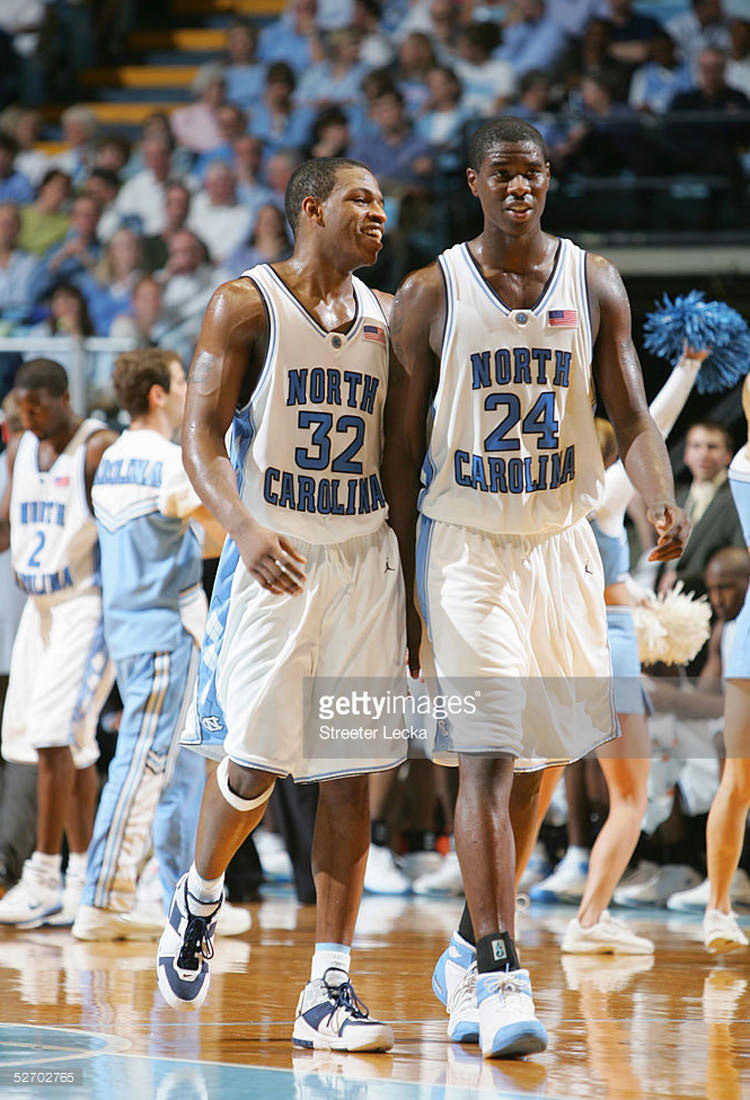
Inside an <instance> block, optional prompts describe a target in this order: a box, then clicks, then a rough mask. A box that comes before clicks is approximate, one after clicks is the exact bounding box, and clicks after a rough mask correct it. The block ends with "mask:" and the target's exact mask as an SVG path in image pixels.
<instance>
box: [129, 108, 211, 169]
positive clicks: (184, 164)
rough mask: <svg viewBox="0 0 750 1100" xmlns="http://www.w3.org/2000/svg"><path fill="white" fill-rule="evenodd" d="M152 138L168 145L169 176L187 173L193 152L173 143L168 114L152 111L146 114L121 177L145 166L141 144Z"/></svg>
mask: <svg viewBox="0 0 750 1100" xmlns="http://www.w3.org/2000/svg"><path fill="white" fill-rule="evenodd" d="M152 138H158V139H159V140H160V141H163V142H166V144H167V145H168V146H169V150H170V160H171V163H170V168H169V174H170V176H174V178H175V179H179V178H180V177H181V176H186V175H188V174H189V172H190V169H191V168H192V166H193V161H194V160H195V154H194V153H192V152H191V150H190V149H183V147H182V146H181V145H176V144H175V138H174V134H173V133H172V126H171V124H170V121H169V116H168V115H165V114H164V112H163V111H154V113H153V114H151V115H149V116H148V118H147V119H146V121H145V122H144V123H143V126H142V127H141V140H140V146H139V147H138V148H137V149H136V151H135V152H134V153H133V154H132V155H131V157H130V160H129V161H128V163H127V164H126V165H125V168H124V170H123V172H122V178H123V179H126V180H129V179H130V178H131V177H132V176H135V175H136V174H137V173H138V172H140V171H142V170H143V168H145V167H146V162H145V159H144V156H143V146H144V145H145V144H146V142H147V141H150V140H151V139H152Z"/></svg>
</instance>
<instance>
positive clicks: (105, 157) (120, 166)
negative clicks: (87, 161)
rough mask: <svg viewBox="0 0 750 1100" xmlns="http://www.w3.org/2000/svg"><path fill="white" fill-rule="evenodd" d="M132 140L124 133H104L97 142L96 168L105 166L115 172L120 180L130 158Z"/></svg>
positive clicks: (109, 170)
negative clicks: (124, 135)
mask: <svg viewBox="0 0 750 1100" xmlns="http://www.w3.org/2000/svg"><path fill="white" fill-rule="evenodd" d="M130 152H131V150H130V142H129V141H128V139H127V138H126V137H123V136H122V134H102V136H101V137H100V138H99V140H98V141H97V143H96V152H95V154H94V169H97V168H104V169H106V171H108V172H114V174H115V176H116V177H117V178H118V180H119V179H120V178H121V176H122V175H123V174H124V172H125V166H126V165H127V163H128V161H129V160H130Z"/></svg>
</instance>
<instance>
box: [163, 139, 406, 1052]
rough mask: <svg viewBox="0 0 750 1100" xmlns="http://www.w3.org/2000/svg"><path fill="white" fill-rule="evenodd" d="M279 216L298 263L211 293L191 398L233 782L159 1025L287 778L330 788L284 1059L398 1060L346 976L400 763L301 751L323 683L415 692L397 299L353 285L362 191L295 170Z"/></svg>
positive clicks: (214, 650) (216, 722) (392, 754)
mask: <svg viewBox="0 0 750 1100" xmlns="http://www.w3.org/2000/svg"><path fill="white" fill-rule="evenodd" d="M286 211H287V216H288V218H289V222H290V224H291V226H292V228H293V230H294V233H295V249H294V254H293V256H292V257H291V259H289V260H287V261H284V262H282V263H278V264H273V265H265V264H263V265H259V266H258V267H254V268H252V269H251V270H250V271H249V272H246V274H245V275H244V276H242V277H241V278H239V279H236V280H234V281H233V282H231V283H226V284H224V285H223V286H222V287H220V288H219V289H218V291H217V292H216V293H215V295H214V297H213V299H212V301H211V304H210V305H209V308H208V311H207V313H206V316H205V318H204V322H203V327H202V330H201V336H200V341H199V345H198V348H197V351H196V357H195V359H194V361H193V365H192V367H191V371H190V374H189V378H188V399H187V410H186V418H185V427H184V430H183V446H184V454H185V463H186V468H187V470H188V473H189V474H190V476H191V478H192V480H193V483H194V485H195V487H196V489H197V490H198V493H199V495H200V496H201V498H202V499H203V502H204V503H205V504H206V506H207V507H208V508H209V509H210V510H211V511H212V512H213V514H214V515H215V516H216V518H217V519H218V520H219V522H220V523H221V524H222V525H223V526H225V527H226V529H227V532H228V536H229V537H228V539H227V542H226V543H225V545H224V550H223V552H222V558H221V562H220V565H219V570H218V573H217V578H216V583H215V587H214V593H213V597H212V601H211V608H210V611H209V618H208V624H207V628H206V636H205V639H204V644H203V651H202V661H201V668H200V670H199V674H198V701H197V711H196V714H195V723H194V728H193V730H192V731H191V732H190V734H189V736H188V738H187V740H192V742H193V743H194V745H195V747H196V748H198V750H199V751H202V752H204V753H207V754H208V755H211V756H213V757H215V758H216V759H218V760H220V761H221V763H220V764H219V767H218V769H217V771H216V774H215V775H212V776H211V777H209V779H208V780H207V783H206V790H205V793H204V797H203V806H202V810H201V817H200V824H199V827H198V840H197V845H196V851H195V862H194V863H193V866H192V867H191V868H190V871H189V873H188V874H187V875H185V876H184V877H183V878H182V879H181V880H180V882H179V883H178V886H177V890H176V892H175V897H174V901H173V904H172V907H171V911H170V916H169V920H168V925H167V929H166V931H165V933H164V935H163V937H162V940H161V943H160V945H159V952H158V959H157V974H158V981H159V988H160V990H161V992H162V994H163V995H164V997H165V999H166V1000H167V1002H168V1003H169V1004H171V1005H173V1006H174V1007H175V1008H197V1007H199V1006H200V1005H201V1003H202V1002H203V1000H204V998H205V996H206V991H207V987H208V959H209V958H210V957H211V954H212V945H211V940H212V936H213V930H214V925H215V920H216V914H217V912H218V909H219V906H220V905H221V897H222V883H223V878H224V871H225V869H226V867H227V865H228V863H229V860H230V859H231V857H232V855H233V854H234V852H235V851H236V850H237V848H238V847H239V846H240V844H241V843H242V841H243V840H244V839H245V837H246V836H247V835H248V833H249V832H250V831H251V830H252V829H253V828H255V826H256V825H257V824H258V822H259V821H260V819H261V818H262V816H263V813H264V810H265V806H266V804H267V800H268V798H269V796H270V794H271V792H272V790H273V786H274V783H275V780H276V778H277V776H283V775H292V776H294V777H295V778H296V779H299V780H308V781H309V780H316V779H317V780H322V781H323V782H321V784H320V795H319V802H318V811H317V819H316V824H315V833H314V837H313V847H312V863H313V875H314V879H315V885H316V891H317V913H316V937H315V938H316V946H315V952H314V956H313V960H312V967H311V974H310V981H309V983H308V984H307V985H306V986H305V988H304V990H303V992H302V994H301V996H300V999H299V1002H298V1005H297V1012H296V1019H295V1023H294V1031H293V1036H292V1042H293V1043H294V1044H295V1045H297V1046H301V1047H307V1048H325V1049H330V1048H333V1049H337V1050H387V1049H388V1048H389V1047H390V1046H391V1045H392V1041H393V1036H392V1032H391V1029H390V1027H389V1026H388V1025H387V1024H383V1023H380V1022H379V1021H377V1020H373V1019H371V1018H370V1016H369V1015H368V1014H367V1010H366V1009H365V1007H364V1006H363V1005H362V1004H361V1002H360V1001H358V999H357V997H356V995H355V994H354V991H353V988H352V985H351V982H350V980H349V966H350V950H351V942H352V935H353V932H354V922H355V919H356V915H357V909H358V906H359V899H360V895H361V891H362V882H363V878H364V871H365V863H366V860H367V853H368V845H369V833H370V826H369V812H368V780H367V773H368V772H370V771H373V770H378V769H385V768H389V767H392V766H394V765H395V764H398V763H399V762H400V761H402V760H403V759H404V757H405V751H404V749H403V747H399V746H398V745H391V744H380V743H377V744H372V747H368V745H365V746H364V750H365V751H364V752H362V753H361V754H360V756H359V758H355V752H354V749H353V747H351V748H350V747H348V746H347V747H346V748H345V749H343V750H342V752H341V753H340V754H339V755H338V756H337V755H336V754H335V753H334V754H330V753H329V754H328V755H327V756H325V755H323V756H318V755H316V753H315V751H314V749H315V746H311V745H309V744H308V745H306V744H304V743H303V724H304V723H303V688H304V682H305V678H306V677H307V678H313V679H314V680H316V681H317V680H318V679H319V678H323V677H325V678H328V680H329V682H330V683H332V684H333V685H335V686H334V695H335V694H337V691H338V692H341V693H342V694H346V691H347V684H355V683H357V682H358V681H357V680H356V678H357V677H361V676H368V677H369V676H374V677H379V678H380V682H381V683H387V684H390V685H393V686H394V687H396V688H398V690H400V691H403V690H404V688H405V679H404V654H405V645H406V638H405V631H404V593H403V580H402V576H401V571H400V570H399V569H398V567H397V558H398V545H397V542H396V538H395V535H394V533H393V531H392V530H391V528H390V527H389V526H388V524H387V522H386V517H387V509H386V502H385V495H386V490H387V489H388V487H389V486H388V482H389V481H390V482H391V483H392V481H393V480H394V478H395V477H398V476H400V475H399V471H398V470H397V469H394V468H392V467H391V466H389V465H388V461H389V459H388V451H387V441H388V439H389V436H390V434H391V432H392V426H393V422H394V409H395V408H398V402H399V399H400V398H401V397H402V396H403V390H402V387H401V386H399V384H398V383H399V378H396V379H394V378H393V377H391V378H389V369H388V351H387V319H386V313H385V312H384V310H385V311H387V310H388V308H389V304H390V303H389V301H387V300H385V298H386V297H387V296H382V295H379V294H378V293H376V292H373V291H371V290H369V289H368V288H367V287H366V286H365V285H364V284H363V283H362V282H360V281H359V280H358V279H356V278H355V277H354V276H353V275H352V272H353V271H354V270H355V269H357V268H359V267H362V266H367V265H370V264H373V263H374V262H375V260H376V258H377V256H378V253H379V252H380V249H381V242H382V236H383V227H384V224H385V212H384V209H383V197H382V194H381V192H380V188H379V187H378V184H377V181H376V180H375V178H374V176H373V175H372V173H371V172H370V171H369V169H367V168H365V166H364V165H362V164H359V163H357V162H354V161H349V160H343V159H342V160H339V159H328V158H322V159H320V160H313V161H308V162H306V163H305V164H303V165H300V167H299V168H297V170H296V171H295V173H294V175H293V176H292V178H291V180H290V181H289V185H288V187H287V193H286ZM230 426H232V441H231V455H232V458H231V460H230V458H229V456H228V455H227V451H226V450H225V445H224V438H225V434H226V432H227V429H228V428H229V427H230ZM383 431H384V432H385V440H386V452H385V455H382V454H381V446H382V445H381V436H382V433H383ZM381 466H382V468H383V475H382V476H383V481H382V483H381ZM332 698H333V696H332ZM352 725H355V723H352Z"/></svg>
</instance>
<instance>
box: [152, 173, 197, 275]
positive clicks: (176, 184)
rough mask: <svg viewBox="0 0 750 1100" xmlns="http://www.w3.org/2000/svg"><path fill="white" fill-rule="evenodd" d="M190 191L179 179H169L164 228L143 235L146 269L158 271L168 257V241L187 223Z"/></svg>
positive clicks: (190, 200) (165, 200)
mask: <svg viewBox="0 0 750 1100" xmlns="http://www.w3.org/2000/svg"><path fill="white" fill-rule="evenodd" d="M191 202H192V192H191V191H190V188H189V187H186V186H185V184H184V183H182V182H181V181H180V180H170V181H169V183H168V184H167V186H166V189H165V193H164V219H165V221H164V228H163V229H162V230H161V232H160V233H154V234H152V235H151V236H148V237H144V238H143V241H142V251H143V263H144V267H145V268H146V270H147V271H158V270H159V269H160V268H162V267H164V265H165V264H166V262H167V260H168V259H169V242H170V240H171V239H172V237H173V236H174V235H175V233H179V231H180V230H181V229H184V228H185V227H186V225H187V220H188V216H189V214H190V203H191Z"/></svg>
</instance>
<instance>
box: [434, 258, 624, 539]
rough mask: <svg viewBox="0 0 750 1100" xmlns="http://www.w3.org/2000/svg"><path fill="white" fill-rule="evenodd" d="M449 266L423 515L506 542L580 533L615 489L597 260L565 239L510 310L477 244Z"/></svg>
mask: <svg viewBox="0 0 750 1100" xmlns="http://www.w3.org/2000/svg"><path fill="white" fill-rule="evenodd" d="M438 264H439V267H440V272H441V274H442V277H443V285H444V290H445V311H446V317H445V326H444V331H443V339H442V347H441V355H440V381H439V384H438V389H437V393H436V395H435V399H434V402H433V406H432V414H431V432H430V436H429V447H428V450H427V455H426V458H425V462H424V467H423V471H422V481H423V484H424V486H425V487H424V489H423V491H422V494H421V498H420V510H421V511H422V512H423V513H424V514H425V515H426V516H429V517H430V518H431V519H436V520H442V521H443V522H446V523H454V524H460V525H462V526H465V527H475V528H478V529H480V530H483V531H491V532H497V533H503V534H517V535H527V534H544V533H550V534H551V533H553V532H555V531H560V530H562V529H564V528H566V527H569V526H570V525H571V524H573V523H575V522H577V520H579V519H582V518H583V517H584V516H586V515H588V514H589V513H590V512H591V511H593V510H594V509H595V508H596V504H597V501H598V500H599V495H600V493H601V491H602V489H603V485H604V468H603V464H602V459H601V452H600V449H599V443H598V440H597V436H596V431H595V428H594V415H593V401H594V386H593V379H592V372H591V356H592V349H593V339H592V329H591V315H590V309H589V300H588V291H587V285H586V253H585V252H584V251H583V250H582V249H580V248H578V247H577V246H576V245H575V244H573V242H572V241H569V240H565V239H560V240H559V242H558V247H557V253H556V255H555V261H554V265H553V269H552V273H551V275H550V277H549V279H548V281H547V285H546V286H545V288H544V290H543V291H542V294H541V296H540V297H539V299H538V301H537V302H536V304H535V305H534V306H532V307H531V308H529V309H510V308H508V306H506V305H505V303H504V302H503V301H502V299H501V298H500V296H499V295H498V294H497V292H496V291H495V290H494V289H493V287H492V286H491V285H490V284H489V282H488V281H487V280H486V279H485V277H484V275H483V274H482V271H481V270H480V268H479V265H478V264H477V262H476V261H475V259H474V257H473V256H472V254H471V252H470V251H469V248H468V246H467V245H466V244H459V245H455V246H454V247H453V248H449V249H448V250H447V251H446V252H443V253H442V254H441V255H440V256H439V257H438Z"/></svg>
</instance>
